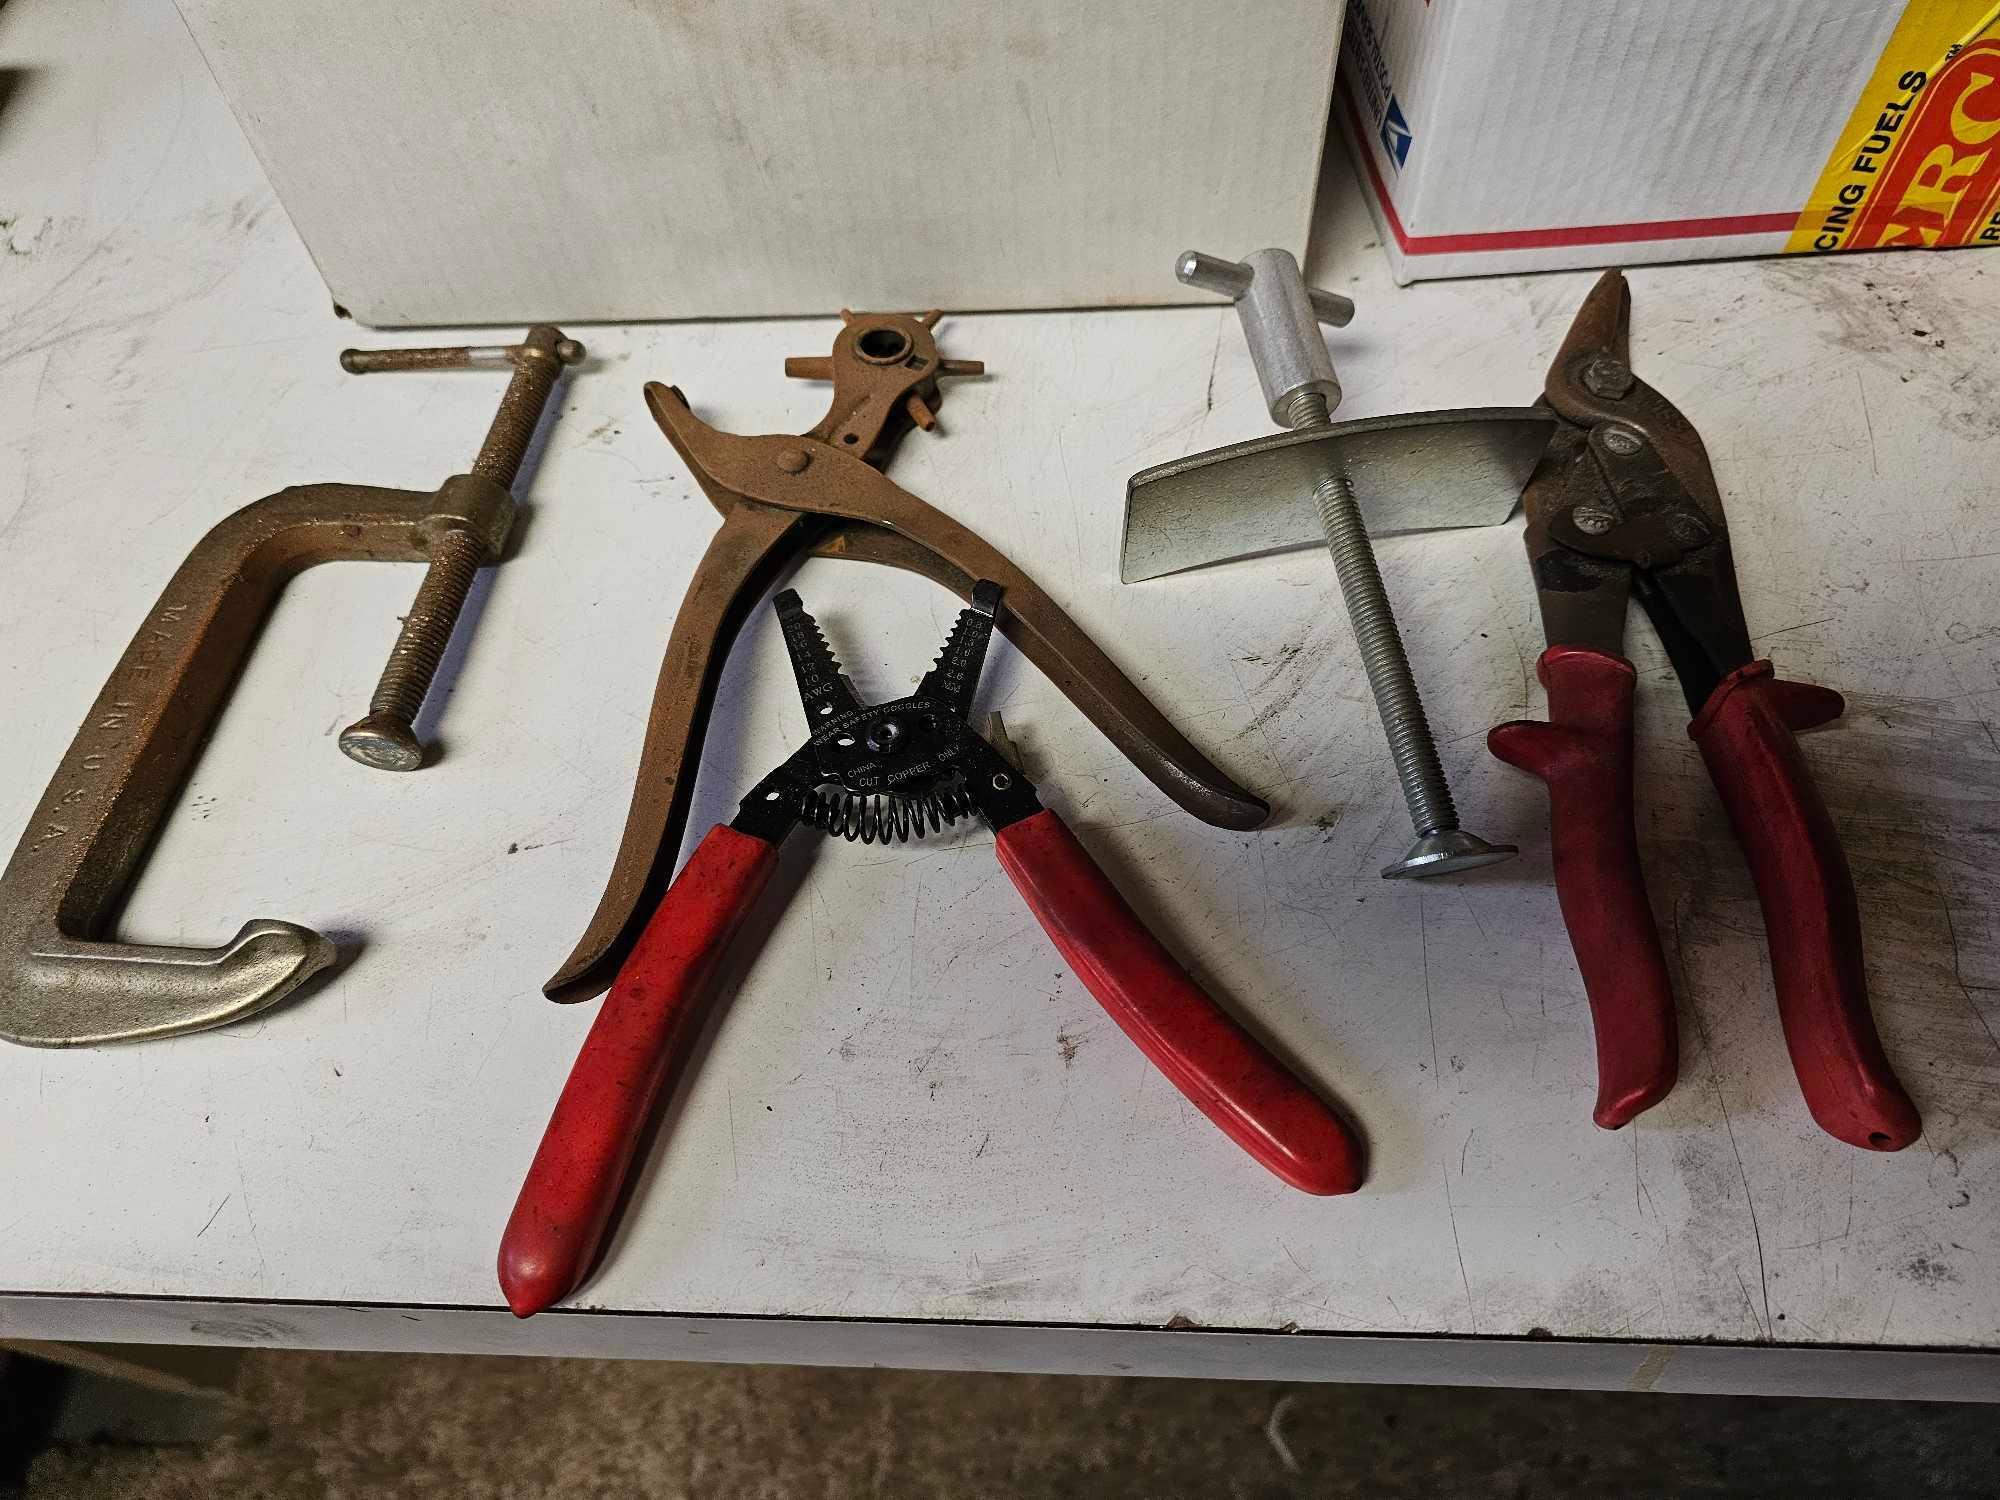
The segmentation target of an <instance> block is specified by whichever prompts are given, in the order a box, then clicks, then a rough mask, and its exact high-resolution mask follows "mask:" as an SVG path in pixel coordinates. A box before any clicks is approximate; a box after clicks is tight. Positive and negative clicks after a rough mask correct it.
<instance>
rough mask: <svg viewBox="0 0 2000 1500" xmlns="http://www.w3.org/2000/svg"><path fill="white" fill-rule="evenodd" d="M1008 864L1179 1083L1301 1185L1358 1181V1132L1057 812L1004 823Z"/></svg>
mask: <svg viewBox="0 0 2000 1500" xmlns="http://www.w3.org/2000/svg"><path fill="white" fill-rule="evenodd" d="M995 843H996V848H997V851H998V853H999V856H1000V865H1001V868H1002V869H1004V870H1006V872H1007V874H1008V877H1009V878H1010V879H1011V880H1012V881H1013V882H1014V884H1015V886H1016V887H1018V888H1019V890H1020V892H1021V895H1022V896H1023V897H1024V898H1026V900H1027V903H1028V907H1029V909H1030V910H1031V911H1033V912H1034V914H1035V917H1036V919H1037V920H1038V921H1039V922H1040V923H1041V924H1042V927H1043V929H1044V930H1045V931H1046V932H1047V933H1048V935H1049V937H1050V938H1051V939H1053V940H1054V942H1055V945H1056V948H1057V949H1058V950H1059V951H1060V952H1061V954H1062V956H1063V958H1064V959H1065V960H1066V961H1067V962H1068V964H1069V966H1070V967H1071V968H1072V969H1073V970H1075V972H1076V975H1077V977H1078V978H1079V979H1081V980H1082V981H1083V984H1084V988H1086V989H1088V990H1089V991H1090V993H1091V994H1092V995H1093V996H1094V997H1095V998H1096V1000H1097V1003H1098V1004H1099V1005H1101V1006H1103V1007H1104V1009H1105V1011H1106V1013H1107V1014H1109V1015H1110V1017H1111V1019H1112V1020H1114V1021H1116V1022H1117V1023H1118V1025H1119V1027H1120V1029H1121V1030H1123V1031H1124V1033H1125V1034H1126V1035H1127V1036H1129V1037H1130V1038H1132V1040H1133V1041H1134V1042H1136V1043H1138V1044H1139V1050H1140V1051H1141V1052H1144V1053H1145V1054H1146V1056H1147V1057H1149V1058H1151V1059H1152V1061H1153V1063H1154V1065H1155V1066H1156V1067H1158V1068H1159V1070H1160V1071H1161V1072H1162V1073H1164V1074H1166V1076H1167V1078H1168V1080H1169V1081H1170V1082H1172V1084H1173V1085H1174V1087H1175V1088H1177V1089H1179V1090H1180V1091H1181V1093H1182V1094H1184V1095H1186V1096H1187V1099H1188V1101H1189V1102H1190V1103H1192V1104H1193V1105H1194V1106H1195V1107H1196V1108H1197V1109H1199V1110H1200V1111H1201V1112H1202V1113H1203V1114H1205V1115H1207V1116H1208V1118H1209V1119H1210V1120H1212V1121H1214V1122H1215V1124H1216V1125H1218V1126H1219V1127H1221V1129H1222V1132H1223V1134H1225V1135H1227V1136H1228V1137H1229V1138H1230V1139H1231V1140H1233V1141H1234V1142H1236V1144H1237V1145H1239V1146H1241V1147H1242V1148H1243V1149H1244V1150H1245V1151H1247V1152H1249V1153H1250V1155H1251V1156H1253V1157H1255V1158H1256V1159H1257V1160H1258V1161H1259V1162H1261V1163H1262V1164H1263V1165H1264V1166H1265V1167H1267V1168H1269V1169H1270V1171H1272V1172H1273V1173H1275V1174H1276V1175H1277V1176H1278V1177H1280V1178H1281V1179H1283V1180H1284V1181H1285V1182H1287V1183H1289V1184H1290V1185H1291V1186H1293V1187H1295V1188H1298V1189H1299V1190H1301V1191H1302V1192H1307V1193H1317V1194H1329V1193H1351V1192H1353V1191H1354V1190H1355V1189H1356V1188H1357V1187H1359V1186H1360V1185H1361V1179H1362V1176H1363V1171H1364V1152H1363V1149H1362V1145H1361V1142H1360V1141H1359V1140H1358V1139H1357V1138H1356V1137H1355V1135H1354V1133H1353V1132H1352V1131H1351V1130H1350V1129H1349V1128H1348V1126H1347V1124H1346V1122H1345V1121H1343V1120H1342V1119H1341V1118H1340V1116H1339V1115H1338V1114H1336V1113H1335V1112H1334V1111H1333V1110H1332V1109H1331V1108H1330V1107H1329V1106H1328V1105H1327V1104H1326V1103H1324V1102H1323V1101H1322V1100H1321V1099H1320V1098H1319V1096H1318V1095H1316V1094H1314V1093H1313V1091H1312V1090H1311V1089H1310V1088H1308V1087H1307V1086H1306V1084H1305V1083H1303V1082H1302V1081H1301V1080H1300V1079H1299V1078H1298V1077H1297V1076H1296V1075H1294V1074H1293V1073H1292V1072H1291V1071H1290V1070H1289V1069H1287V1068H1286V1067H1285V1065H1284V1064H1283V1063H1281V1062H1279V1061H1278V1060H1277V1058H1275V1057H1273V1056H1272V1055H1271V1054H1270V1053H1269V1052H1268V1051H1267V1050H1265V1048H1264V1047H1263V1046H1262V1045H1261V1044H1260V1043H1259V1042H1258V1041H1257V1040H1256V1039H1255V1038H1253V1037H1252V1036H1251V1035H1250V1034H1249V1033H1248V1032H1246V1031H1245V1030H1243V1028H1242V1027H1240V1026H1238V1025H1237V1024H1236V1022H1235V1021H1233V1020H1231V1019H1230V1018H1229V1016H1228V1015H1227V1014H1226V1013H1224V1011H1223V1010H1222V1009H1221V1007H1219V1006H1218V1005H1217V1004H1216V1003H1215V1001H1214V1000H1212V999H1210V998H1209V996H1208V995H1207V994H1206V993H1205V992H1204V991H1203V990H1202V988H1201V986H1199V985H1198V984H1196V983H1195V982H1194V980H1193V979H1192V978H1190V977H1189V975H1188V973H1187V971H1186V970H1185V969H1183V968H1182V967H1181V966H1180V965H1179V964H1178V963H1176V962H1175V961H1174V959H1173V957H1172V955H1170V954H1169V953H1168V952H1167V950H1166V949H1164V948H1162V947H1161V946H1160V943H1159V940H1158V939H1157V938H1155V937H1154V936H1153V934H1152V933H1151V932H1149V931H1147V930H1146V926H1145V924H1144V923H1142V922H1141V921H1140V920H1139V918H1138V917H1137V916H1136V915H1135V914H1134V913H1133V911H1132V908H1131V907H1129V906H1128V905H1126V904H1125V899H1124V897H1122V896H1120V895H1119V894H1118V891H1117V889H1116V888H1115V887H1114V886H1113V885H1112V884H1111V882H1110V881H1109V880H1108V879H1106V878H1105V875H1104V872H1103V871H1102V870H1100V869H1098V867H1097V864H1096V862H1095V861H1094V860H1092V859H1091V857H1090V855H1089V854H1088V853H1087V852H1086V851H1085V849H1084V847H1083V845H1082V844H1081V843H1079V842H1078V841H1077V838H1076V835H1075V834H1073V833H1071V832H1070V831H1069V828H1068V827H1067V826H1066V825H1065V824H1064V823H1063V821H1062V820H1061V819H1060V818H1058V817H1057V816H1056V815H1055V814H1054V813H1052V812H1049V811H1048V810H1046V809H1044V810H1043V811H1041V812H1038V813H1035V814H1033V815H1032V816H1030V817H1027V818H1023V819H1022V820H1021V821H1020V822H1018V823H1010V824H1008V825H1007V826H1006V827H1004V828H1002V829H1001V830H1000V832H999V834H998V836H997V838H996V840H995Z"/></svg>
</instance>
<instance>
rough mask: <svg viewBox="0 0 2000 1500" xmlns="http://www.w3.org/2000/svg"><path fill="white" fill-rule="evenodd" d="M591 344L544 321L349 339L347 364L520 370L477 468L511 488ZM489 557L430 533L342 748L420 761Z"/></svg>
mask: <svg viewBox="0 0 2000 1500" xmlns="http://www.w3.org/2000/svg"><path fill="white" fill-rule="evenodd" d="M583 353H584V350H583V346H582V345H581V344H579V343H577V342H576V340H574V339H570V338H565V337H564V336H563V333H562V330H561V329H559V328H555V327H552V326H550V325H548V324H545V323H544V324H537V325H536V326H535V327H533V328H531V329H529V330H528V336H527V338H526V339H525V340H524V341H523V342H521V343H519V344H516V345H513V346H512V347H510V348H504V349H472V348H454V349H395V350H382V351H368V350H357V349H350V350H348V351H347V352H346V353H345V354H343V355H342V356H341V360H340V362H341V364H342V366H343V367H344V368H346V369H347V370H348V371H350V372H351V373H353V374H357V375H359V374H366V373H368V372H369V371H373V370H411V369H462V368H466V367H473V366H487V365H492V364H496V363H498V364H500V365H502V366H503V367H505V368H510V369H511V370H512V371H513V374H512V376H511V378H510V379H509V380H508V382H507V389H506V391H505V392H504V393H503V394H502V396H501V397H500V409H499V410H498V411H497V412H495V413H494V415H493V422H492V425H491V426H490V427H488V428H487V431H486V441H485V442H484V443H482V444H481V445H480V449H479V456H478V457H477V458H475V459H474V460H473V461H472V469H471V472H472V473H473V474H474V475H476V476H478V477H479V478H481V479H488V480H491V481H492V482H493V483H494V484H497V485H498V486H500V488H502V489H508V488H511V487H512V485H513V483H514V480H515V479H516V478H517V477H518V476H519V474H520V472H521V465H522V463H523V462H524V461H525V460H526V459H527V456H528V445H529V444H530V443H532V442H533V441H534V439H535V428H536V427H537V426H538V425H539V424H540V422H541V419H542V410H543V408H544V407H546V406H547V405H548V400H549V395H550V393H551V392H552V391H554V389H555V385H556V380H557V379H558V377H560V376H561V374H562V370H563V366H564V365H569V364H574V363H576V362H577V361H578V360H580V359H582V358H583ZM485 561H486V542H485V540H484V539H482V538H481V537H480V536H478V535H476V534H475V533H473V532H471V531H466V530H462V529H449V530H444V531H440V532H438V533H437V534H436V537H435V539H434V540H433V541H432V542H431V547H430V566H429V567H428V568H427V569H426V570H425V572H424V581H423V584H422V586H421V587H419V588H418V590H417V597H416V599H415V601H414V602H413V603H412V604H411V605H410V612H409V614H408V615H406V616H405V617H404V619H403V628H402V630H401V632H399V633H398V635H397V636H396V644H395V647H394V649H393V650H391V651H390V653H389V661H388V664H387V665H386V666H384V667H383V668H382V676H381V678H380V679H379V680H378V681H377V682H376V684H375V693H374V696H373V697H372V698H370V699H369V702H368V712H367V714H366V715H365V716H364V717H362V718H360V719H357V720H355V721H354V723H352V724H350V725H348V726H347V728H346V729H344V730H342V731H341V735H340V748H341V749H342V750H343V751H344V752H345V753H346V754H347V755H348V756H349V758H351V759H353V760H358V761H360V762H361V763H362V764H363V765H368V766H374V767H376V768H377V769H379V770H384V771H414V770H416V769H417V768H418V767H419V766H421V765H422V764H423V760H424V747H423V744H422V742H421V741H419V740H418V739H417V734H416V729H415V728H414V725H415V722H416V717H417V715H418V714H419V713H420V712H421V711H422V710H423V706H424V697H425V695H426V694H428V693H429V692H430V689H431V682H432V679H434V678H435V677H436V676H437V670H438V664H439V663H440V662H441V661H443V660H444V652H445V647H446V646H447V645H449V644H450V643H451V633H452V631H453V630H454V629H456V628H457V625H458V617H459V614H460V612H461V611H463V610H464V608H465V600H466V596H467V595H468V594H470V593H471V591H472V580H473V577H474V575H476V574H477V573H478V572H479V567H480V564H482V563H483V562H485Z"/></svg>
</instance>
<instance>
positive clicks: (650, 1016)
mask: <svg viewBox="0 0 2000 1500" xmlns="http://www.w3.org/2000/svg"><path fill="white" fill-rule="evenodd" d="M777 864H778V849H777V846H776V845H775V844H771V843H768V842H766V841H765V840H763V839H760V838H757V837H755V836H754V835H752V834H747V833H740V832H738V831H737V830H736V829H734V828H731V827H730V826H729V825H728V824H726V823H724V824H718V825H717V826H716V827H714V828H712V829H710V830H709V832H708V836H707V837H706V838H704V839H703V840H702V841H701V844H700V845H699V846H698V847H697V848H696V849H695V851H694V855H693V857H692V858H690V859H689V860H688V862H687V866H686V868H684V869H683V870H682V871H681V873H680V874H679V875H678V876H677V877H676V878H675V880H674V883H673V884H672V885H671V886H670V887H669V888H668V890H667V894H666V898H665V899H664V900H663V901H661V903H660V907H659V910H658V911H656V912H654V913H653V917H652V920H651V921H649V922H648V923H647V924H646V930H645V932H644V934H643V935H642V936H641V937H640V938H639V941H638V943H637V945H636V946H635V947H634V948H633V949H632V954H631V956H630V957H629V958H627V959H626V960H625V964H624V966H623V967H622V968H621V969H619V971H618V977H617V979H616V980H614V981H613V982H612V985H611V993H610V994H608V995H606V996H605V997H604V1003H603V1005H602V1006H601V1007H600V1008H599V1009H598V1012H597V1019H596V1020H595V1021H594V1022H593V1023H592V1024H591V1028H590V1034H589V1035H588V1036H586V1037H585V1038H584V1041H583V1050H582V1051H580V1052H579V1053H577V1057H576V1062H575V1064H574V1065H573V1066H572V1067H571V1068H570V1073H569V1081H568V1082H566V1083H565V1084H564V1085H563V1091H562V1097H561V1098H559V1099H558V1100H557V1101H556V1108H555V1113H554V1114H553V1115H551V1116H550V1117H549V1124H548V1129H547V1130H546V1131H544V1132H543V1135H542V1144H541V1148H540V1149H539V1150H537V1151H536V1152H535V1160H534V1164H533V1165H532V1166H530V1167H529V1168H528V1177H527V1180H526V1181H525V1182H524V1183H522V1185H521V1196H520V1198H519V1199H518V1200H516V1202H515V1204H514V1213H513V1216H512V1217H511V1218H509V1219H508V1220H507V1229H506V1232H505V1233H504V1234H503V1235H502V1236H501V1237H500V1289H501V1291H503V1292H504V1293H505V1294H506V1297H507V1305H508V1306H509V1307H511V1308H512V1309H513V1310H514V1314H515V1316H516V1317H522V1318H525V1317H527V1316H529V1315H530V1314H531V1313H537V1312H540V1311H541V1310H542V1309H543V1308H545V1307H548V1306H549V1305H551V1304H552V1303H555V1302H558V1301H560V1300H561V1299H562V1298H564V1297H566V1296H568V1295H569V1293H570V1292H571V1291H572V1290H573V1289H574V1288H575V1287H576V1285H577V1283H578V1282H580V1281H581V1280H582V1279H583V1276H584V1273H585V1272H586V1271H588V1270H589V1269H590V1265H591V1261H592V1259H593V1258H594V1257H595V1255H596V1253H597V1247H598V1243H599V1241H600V1240H602V1238H603V1237H604V1229H605V1225H606V1224H607V1223H608V1222H609V1220H610V1218H611V1210H612V1208H613V1207H614V1206H615V1205H616V1204H617V1202H618V1195H619V1192H620V1190H621V1189H622V1188H623V1186H624V1183H625V1173H626V1170H627V1169H628V1168H629V1167H630V1166H631V1164H632V1153H633V1151H634V1150H635V1149H636V1148H637V1147H638V1144H639V1138H640V1136H641V1135H642V1134H644V1132H645V1128H646V1122H647V1119H648V1118H649V1116H650V1115H651V1113H652V1108H653V1100H654V1099H655V1097H657V1095H658V1094H659V1091H660V1085H661V1084H662V1083H663V1082H664V1081H665V1080H666V1077H667V1075H668V1073H669V1072H671V1071H672V1069H673V1066H674V1064H675V1063H676V1062H677V1061H678V1060H679V1059H680V1058H681V1057H682V1056H683V1055H684V1054H685V1053H686V1051H687V1048H688V1046H689V1045H690V1044H691V1043H692V1042H693V1040H694V1038H695V1035H696V1033H697V1032H698V1031H699V1030H700V1028H699V1026H698V1025H697V1024H696V1017H697V1016H698V1015H699V1014H700V1011H701V1001H702V999H703V998H704V997H705V995H706V993H707V990H708V986H709V981H710V979H712V978H713V977H714V974H715V969H716V965H717V964H718V963H719V962H720V960H721V958H722V955H723V952H724V950H726V949H727V948H728V946H729V940H730V939H731V938H732V937H733V936H734V935H735V933H736V930H737V929H738V928H739V927H741V926H742V925H743V919H744V917H745V916H746V915H747V914H748V913H749V910H750V908H751V906H752V905H753V904H754V903H755V902H756V900H757V897H758V895H759V894H760V893H761V892H762V891H763V889H764V887H765V885H766V884H767V883H768V882H769V881H770V878H771V872H772V871H773V870H774V869H776V868H777Z"/></svg>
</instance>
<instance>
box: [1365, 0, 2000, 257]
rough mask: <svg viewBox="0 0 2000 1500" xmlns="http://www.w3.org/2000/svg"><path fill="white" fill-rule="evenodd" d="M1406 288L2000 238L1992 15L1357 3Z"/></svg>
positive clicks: (1394, 247) (1369, 158)
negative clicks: (1510, 274) (1435, 281)
mask: <svg viewBox="0 0 2000 1500" xmlns="http://www.w3.org/2000/svg"><path fill="white" fill-rule="evenodd" d="M1341 82H1342V88H1341V96H1340V99H1339V101H1338V103H1337V104H1336V109H1337V111H1338V113H1339V115H1340V123H1341V125H1342V127H1343V128H1344V129H1343V133H1344V134H1345V135H1346V137H1347V139H1348V140H1349V142H1350V145H1351V147H1352V149H1353V151H1354V154H1355V156H1356V159H1357V162H1358V164H1359V168H1360V173H1361V176H1362V179H1363V181H1362V186H1363V189H1364V191H1365V192H1366V194H1367V196H1368V198H1369V202H1370V206H1371V208H1372V210H1373V212H1374V214H1375V216H1376V220H1377V222H1378V224H1379V225H1380V227H1381V230H1382V241H1383V244H1384V246H1385V247H1386V248H1387V250H1388V253H1389V256H1390V259H1391V261H1392V263H1393V265H1394V270H1395V274H1396V278H1397V279H1398V280H1399V281H1405V282H1407V281H1418V280H1423V279H1426V278H1429V277H1435V276H1463V275H1467V274H1472V273H1482V272H1492V271H1534V270H1549V269H1557V268H1574V267H1585V266H1604V265H1622V264H1629V263H1631V262H1634V261H1657V260H1703V259H1709V258H1713V257H1718V256H1734V255H1763V254H1777V253H1783V252H1813V251H1832V250H1859V249H1880V248H1885V247H1893V246H1909V247H1928V248H1942V247H1945V246H1951V245H1993V244H2000V5H1996V4H1994V0H1908V3H1907V4H1906V3H1904V0H1672V3H1670V4H1669V3H1661V0H1349V4H1348V13H1347V37H1346V42H1345V46H1344V51H1343V57H1342V63H1341Z"/></svg>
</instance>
